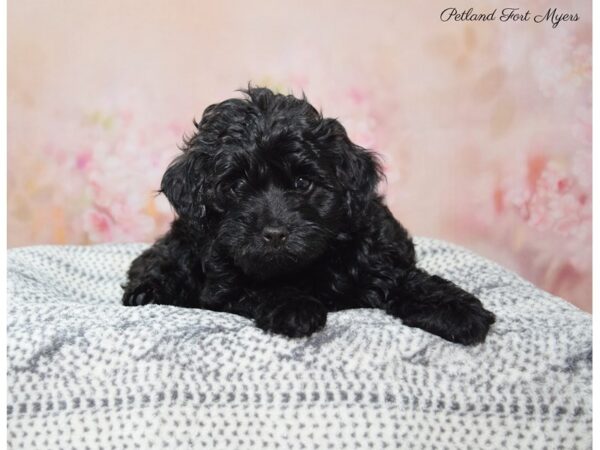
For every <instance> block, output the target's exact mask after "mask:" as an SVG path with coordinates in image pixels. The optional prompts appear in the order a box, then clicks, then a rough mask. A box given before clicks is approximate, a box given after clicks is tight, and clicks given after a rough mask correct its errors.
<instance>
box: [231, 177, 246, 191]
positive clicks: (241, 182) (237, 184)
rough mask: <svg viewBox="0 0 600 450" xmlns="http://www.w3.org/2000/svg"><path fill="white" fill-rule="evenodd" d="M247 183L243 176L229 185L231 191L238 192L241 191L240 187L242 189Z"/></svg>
mask: <svg viewBox="0 0 600 450" xmlns="http://www.w3.org/2000/svg"><path fill="white" fill-rule="evenodd" d="M245 184H246V182H245V181H244V179H242V178H240V179H239V180H235V181H234V182H233V183H231V186H230V187H229V191H230V192H231V193H232V194H237V193H238V192H239V191H240V189H242V188H243V187H244V185H245Z"/></svg>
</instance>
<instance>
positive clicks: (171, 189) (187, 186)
mask: <svg viewBox="0 0 600 450" xmlns="http://www.w3.org/2000/svg"><path fill="white" fill-rule="evenodd" d="M206 167H207V161H206V155H204V154H202V153H201V152H199V151H197V150H194V149H184V153H183V155H180V156H178V157H177V158H175V159H174V160H173V162H172V163H171V164H170V165H169V167H168V168H167V170H166V172H165V174H164V175H163V178H162V182H161V184H160V192H162V193H163V194H165V196H166V197H167V199H169V202H170V203H171V205H173V208H174V209H175V211H176V212H177V214H178V215H179V217H197V218H201V217H204V215H205V214H206V205H205V198H204V197H205V195H204V192H205V190H206V180H207V172H206Z"/></svg>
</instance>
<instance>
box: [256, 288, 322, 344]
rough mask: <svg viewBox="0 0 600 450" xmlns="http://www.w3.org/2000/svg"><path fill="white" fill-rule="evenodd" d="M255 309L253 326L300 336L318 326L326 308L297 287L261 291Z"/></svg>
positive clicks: (311, 332) (320, 325)
mask: <svg viewBox="0 0 600 450" xmlns="http://www.w3.org/2000/svg"><path fill="white" fill-rule="evenodd" d="M259 295H260V297H259V299H260V300H259V302H258V304H257V306H256V309H255V316H254V319H255V321H256V326H258V327H259V328H261V329H263V330H265V331H270V332H272V333H276V334H282V335H284V336H289V337H303V336H309V335H311V334H313V333H314V332H315V331H318V330H320V329H322V328H323V327H324V326H325V322H326V321H327V309H326V308H325V306H324V305H323V304H322V303H321V302H319V301H318V300H317V299H315V298H313V297H311V296H309V295H307V294H304V293H302V292H300V291H298V290H294V289H285V290H275V291H272V292H261V293H260V294H259Z"/></svg>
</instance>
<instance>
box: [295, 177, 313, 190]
mask: <svg viewBox="0 0 600 450" xmlns="http://www.w3.org/2000/svg"><path fill="white" fill-rule="evenodd" d="M312 185H313V184H312V181H310V180H307V179H306V178H302V177H298V178H296V181H295V182H294V188H295V189H296V190H297V191H302V192H308V191H309V190H310V188H311V187H312Z"/></svg>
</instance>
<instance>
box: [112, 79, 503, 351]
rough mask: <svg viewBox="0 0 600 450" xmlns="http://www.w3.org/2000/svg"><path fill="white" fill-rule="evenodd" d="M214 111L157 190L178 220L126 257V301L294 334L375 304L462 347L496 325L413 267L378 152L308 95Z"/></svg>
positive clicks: (250, 97) (470, 301) (258, 98)
mask: <svg viewBox="0 0 600 450" xmlns="http://www.w3.org/2000/svg"><path fill="white" fill-rule="evenodd" d="M244 92H245V94H246V97H245V98H244V99H230V100H226V101H224V102H222V103H219V104H215V105H211V106H209V107H208V108H206V110H205V111H204V114H203V116H202V120H201V121H200V122H199V123H195V125H196V128H197V130H196V132H195V134H194V135H193V136H192V137H191V138H189V139H187V140H186V141H185V146H184V148H183V153H182V154H181V155H180V156H179V157H177V158H176V159H175V160H174V161H173V162H172V163H171V165H170V166H169V168H168V169H167V171H166V173H165V174H164V177H163V180H162V184H161V191H162V193H164V194H165V195H166V196H167V198H168V199H169V201H170V202H171V204H172V205H173V207H174V209H175V211H176V213H177V215H178V218H177V219H176V220H175V221H174V222H173V223H172V226H171V229H170V231H169V232H168V233H167V234H166V235H165V236H164V237H162V238H161V239H159V240H158V241H157V242H156V243H155V244H154V245H153V246H152V247H151V248H150V249H148V250H146V251H145V252H144V253H142V254H141V255H140V256H139V257H138V258H137V259H136V260H134V261H133V263H132V265H131V268H130V269H129V272H128V277H129V278H128V282H127V284H126V285H125V286H124V289H125V293H124V296H123V304H124V305H129V306H134V305H145V304H149V303H157V304H166V305H176V306H185V307H193V308H205V309H210V310H214V311H226V312H231V313H235V314H240V315H242V316H246V317H249V318H252V319H254V320H255V322H256V325H257V326H258V327H260V328H262V329H264V330H267V331H271V332H274V333H279V334H283V335H286V336H291V337H299V336H307V335H310V334H311V333H314V332H315V331H317V330H319V329H321V328H323V326H324V325H325V322H326V319H327V312H329V311H337V310H341V309H347V308H381V309H384V310H385V311H387V312H388V313H389V314H392V315H393V316H396V317H399V318H400V319H402V321H403V323H404V324H406V325H409V326H412V327H419V328H422V329H424V330H426V331H428V332H430V333H434V334H436V335H438V336H441V337H442V338H444V339H447V340H450V341H453V342H458V343H461V344H476V343H479V342H483V341H484V339H485V337H486V334H487V332H488V330H489V328H490V326H491V324H492V323H494V320H495V319H494V315H493V314H492V313H490V312H489V311H486V310H485V309H484V308H483V306H482V305H481V302H480V301H479V300H478V299H477V298H475V297H474V296H473V295H471V294H469V293H467V292H465V291H463V290H462V289H460V288H459V287H458V286H456V285H455V284H453V283H451V282H449V281H447V280H444V279H442V278H440V277H438V276H432V275H429V274H427V273H426V272H424V271H423V270H421V269H418V268H417V267H416V266H415V251H414V247H413V243H412V240H411V238H410V236H409V235H408V233H407V231H406V230H405V229H404V228H403V227H402V225H400V224H399V223H398V222H397V221H396V220H395V219H394V217H393V216H392V214H391V213H390V211H389V210H388V208H387V207H386V206H385V204H384V202H383V199H382V198H381V197H380V196H379V195H378V194H377V191H376V187H377V185H378V183H379V181H380V179H381V169H380V167H379V164H378V162H377V159H376V157H375V155H374V154H372V153H370V152H368V151H367V150H365V149H363V148H361V147H359V146H357V145H355V144H353V143H352V142H351V141H350V139H349V138H348V136H347V134H346V131H345V129H344V127H343V126H342V125H341V124H340V123H339V122H338V121H337V120H335V119H329V118H324V117H323V116H322V115H321V114H320V113H319V112H318V111H317V110H316V109H315V108H314V107H312V106H311V105H310V104H309V103H308V102H307V101H306V98H302V99H298V98H296V97H293V96H291V95H288V96H284V95H280V94H274V93H273V92H271V91H270V90H268V89H265V88H252V87H251V88H249V89H248V90H246V91H244Z"/></svg>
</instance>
